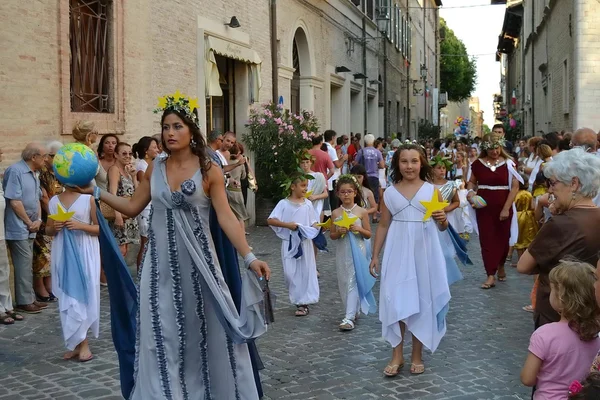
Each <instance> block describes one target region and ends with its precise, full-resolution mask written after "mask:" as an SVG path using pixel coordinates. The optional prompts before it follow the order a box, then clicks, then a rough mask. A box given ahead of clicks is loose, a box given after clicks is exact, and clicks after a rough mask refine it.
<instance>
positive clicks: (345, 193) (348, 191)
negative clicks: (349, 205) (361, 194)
mask: <svg viewBox="0 0 600 400" xmlns="http://www.w3.org/2000/svg"><path fill="white" fill-rule="evenodd" d="M338 193H339V194H342V195H344V196H345V195H348V194H354V190H340V191H339V192H338Z"/></svg>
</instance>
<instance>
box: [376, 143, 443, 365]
mask: <svg viewBox="0 0 600 400" xmlns="http://www.w3.org/2000/svg"><path fill="white" fill-rule="evenodd" d="M392 168H393V172H392V177H393V182H394V185H393V186H390V187H388V188H387V189H386V191H385V193H384V196H383V202H382V203H381V208H382V219H381V222H380V223H379V226H378V227H377V232H376V234H375V243H374V248H373V256H372V260H371V265H370V269H371V274H373V275H374V276H377V274H378V271H379V255H380V253H381V250H382V248H383V245H384V243H385V251H384V254H383V263H382V267H381V284H380V287H381V290H380V298H379V319H380V320H381V322H382V334H383V337H384V338H385V340H387V341H388V342H389V343H390V344H391V345H392V347H393V348H394V350H393V353H392V359H391V361H390V363H389V364H388V365H387V367H386V368H385V370H384V374H385V375H387V376H396V375H398V373H399V371H400V369H401V368H402V367H403V366H404V355H403V343H404V334H405V331H406V329H408V330H409V331H410V332H411V333H412V338H413V339H412V344H413V345H412V360H411V361H412V364H411V369H410V372H411V373H412V374H421V373H423V372H424V371H425V366H424V364H423V358H422V352H423V345H425V347H427V348H428V349H429V350H431V351H432V352H433V351H435V350H436V349H437V347H438V345H439V343H440V341H441V339H442V337H443V336H444V334H445V333H446V325H445V314H446V312H447V310H448V303H449V301H450V289H449V285H448V277H447V273H446V262H445V259H444V253H443V251H442V247H441V245H440V239H439V235H438V229H439V230H445V229H447V228H448V220H447V218H446V214H445V212H444V211H435V212H433V214H432V218H429V219H428V220H427V221H423V218H424V215H425V212H426V209H425V207H424V206H423V204H421V201H427V202H429V201H431V199H432V196H433V194H434V193H435V187H434V185H432V184H431V183H428V182H427V181H428V180H431V178H432V175H431V171H432V169H431V166H430V165H429V163H428V162H427V160H426V158H425V154H424V153H423V150H422V149H421V147H420V146H419V145H415V144H405V145H403V146H401V147H400V148H399V149H398V150H397V151H396V152H395V153H394V158H393V161H392ZM438 198H439V201H442V197H441V194H439V193H438ZM386 238H387V240H386Z"/></svg>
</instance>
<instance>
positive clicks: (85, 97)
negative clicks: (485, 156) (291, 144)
mask: <svg viewBox="0 0 600 400" xmlns="http://www.w3.org/2000/svg"><path fill="white" fill-rule="evenodd" d="M272 4H276V7H275V9H276V31H275V38H276V40H275V42H274V43H273V41H272V39H271V38H272V35H271V29H270V27H271V17H272V7H271V5H272ZM439 5H441V1H440V0H327V1H321V0H279V1H274V0H272V1H262V2H249V1H243V0H231V1H218V2H211V1H207V0H178V1H176V2H152V1H149V0H139V1H123V0H85V1H84V0H58V1H55V2H41V1H36V2H23V1H19V0H6V1H2V2H0V22H2V24H1V27H0V40H1V41H2V43H3V45H4V46H3V51H2V53H0V78H1V80H2V82H3V90H2V91H1V93H0V96H1V100H0V111H1V112H2V114H3V116H4V124H3V125H2V128H0V137H1V138H2V147H3V150H4V152H5V161H4V162H3V164H2V165H1V167H2V168H5V167H6V166H7V165H9V164H10V163H12V162H13V161H15V160H16V159H17V158H18V157H19V153H20V151H21V149H22V148H23V147H24V145H25V144H26V143H27V142H30V141H32V140H41V141H45V140H50V139H59V140H62V141H64V142H67V141H70V140H71V137H70V132H71V128H72V126H73V124H74V122H75V121H77V120H80V119H85V120H92V121H94V122H95V123H96V126H97V127H98V129H99V131H100V133H116V134H118V135H122V138H123V140H126V141H128V142H134V141H136V140H137V139H138V138H139V137H141V136H145V135H150V134H154V133H158V132H159V129H160V128H159V126H158V120H159V118H158V116H157V115H155V114H153V113H152V110H153V109H154V108H155V107H156V104H157V98H158V97H159V96H161V95H164V94H165V93H171V92H173V91H174V90H176V89H179V90H181V92H183V93H185V94H187V95H190V96H193V97H198V98H199V99H205V100H206V101H205V102H204V101H200V103H201V104H202V105H204V106H205V107H202V110H201V111H200V113H199V116H200V121H201V125H202V126H201V128H202V130H203V131H204V132H206V131H207V130H210V129H220V130H233V131H236V132H237V133H238V134H241V133H243V132H244V129H245V127H244V124H245V122H246V121H247V119H248V115H249V111H250V108H251V107H252V105H254V104H255V103H260V102H265V101H268V100H271V99H273V98H274V97H276V100H279V99H280V97H282V98H283V102H284V105H285V106H286V107H287V108H290V109H291V110H292V111H299V110H301V109H306V110H311V111H314V112H315V114H316V116H317V117H318V119H319V121H320V122H321V127H322V128H323V129H327V128H333V129H335V130H336V131H338V132H339V133H346V134H347V133H350V132H372V133H374V134H375V135H376V136H383V135H384V133H386V132H387V133H392V132H400V131H403V127H406V126H408V125H410V124H411V123H414V126H416V122H415V121H417V120H418V118H426V117H428V118H429V117H430V116H431V109H432V107H431V104H432V101H431V100H430V97H425V93H426V91H427V90H428V91H429V93H430V92H431V88H433V87H435V86H437V82H438V79H437V76H438V74H437V70H438V68H437V59H436V57H435V54H437V52H436V50H435V49H436V47H437V36H436V32H437V27H436V26H435V24H437V20H438V17H437V6H439ZM234 16H235V19H232V17H234ZM14 21H18V23H15V22H14ZM421 31H422V32H421ZM419 32H421V33H419ZM430 41H431V42H435V43H433V44H430ZM384 43H386V46H387V49H386V51H387V58H384V57H383V53H384V51H383V44H384ZM421 47H422V48H423V49H421ZM272 49H275V51H272ZM420 49H421V50H420ZM273 53H275V54H274V55H275V57H274V58H273V57H272V54H273ZM412 58H414V59H415V61H414V62H412ZM384 60H385V61H384ZM384 64H387V66H388V75H387V78H388V79H387V80H384V79H383V77H382V75H383V74H382V69H383V68H382V66H383V65H384ZM273 66H275V70H274V68H273ZM273 72H274V73H273ZM421 73H422V74H421ZM425 75H426V76H425ZM421 76H423V78H422V79H420V80H419V77H421ZM411 77H412V79H416V80H419V82H425V83H427V84H426V85H423V96H421V97H417V96H416V95H415V94H414V93H415V92H414V91H412V90H413V87H414V86H415V85H414V84H413V82H412V80H411ZM273 78H275V81H274V79H273ZM274 82H275V84H276V85H277V93H275V95H276V96H274V95H273V90H272V88H273V87H274V85H273V83H274ZM403 82H404V83H403ZM384 88H385V92H386V96H385V97H387V99H388V100H387V103H385V104H384V101H383V98H384V96H383V95H382V91H383V89H384ZM386 106H388V107H387V114H385V113H384V109H386ZM420 110H423V111H422V112H421V111H420ZM384 121H386V123H387V128H386V127H384ZM407 134H408V131H407ZM413 135H414V134H413ZM8 138H10V140H7V139H8ZM250 201H251V203H250V204H249V208H250V209H252V208H253V203H252V201H253V200H252V199H251V200H250Z"/></svg>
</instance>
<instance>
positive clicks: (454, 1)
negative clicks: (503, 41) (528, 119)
mask: <svg viewBox="0 0 600 400" xmlns="http://www.w3.org/2000/svg"><path fill="white" fill-rule="evenodd" d="M442 3H443V6H442V7H441V8H440V16H441V17H442V18H444V19H445V20H446V23H447V24H448V27H449V28H450V29H452V30H453V31H454V34H455V35H456V36H457V37H458V38H459V39H460V40H462V41H463V42H464V44H465V46H466V47H467V52H468V53H469V54H470V55H477V57H476V60H477V86H476V89H475V92H474V93H473V95H472V96H473V97H479V102H480V104H481V109H482V110H483V111H484V113H483V116H484V118H485V123H486V124H487V125H489V126H490V127H491V126H492V125H493V124H494V111H493V110H494V106H493V95H494V94H495V93H498V92H499V91H500V63H499V62H496V56H495V52H496V48H497V46H498V35H500V31H501V30H502V24H503V22H504V12H505V10H506V5H495V6H491V5H490V3H491V1H490V0H442ZM474 6H481V7H474Z"/></svg>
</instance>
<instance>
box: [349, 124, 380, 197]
mask: <svg viewBox="0 0 600 400" xmlns="http://www.w3.org/2000/svg"><path fill="white" fill-rule="evenodd" d="M373 143H375V136H373V135H372V134H370V133H369V134H368V135H365V147H363V148H362V149H360V150H359V151H358V153H357V154H356V163H357V164H362V165H364V167H365V169H366V170H367V178H368V179H369V186H371V190H372V191H373V196H374V197H375V202H376V203H377V204H379V170H380V169H383V168H385V163H384V161H383V155H382V154H381V152H380V151H379V150H377V149H376V148H374V147H373Z"/></svg>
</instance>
